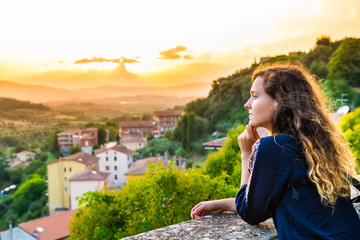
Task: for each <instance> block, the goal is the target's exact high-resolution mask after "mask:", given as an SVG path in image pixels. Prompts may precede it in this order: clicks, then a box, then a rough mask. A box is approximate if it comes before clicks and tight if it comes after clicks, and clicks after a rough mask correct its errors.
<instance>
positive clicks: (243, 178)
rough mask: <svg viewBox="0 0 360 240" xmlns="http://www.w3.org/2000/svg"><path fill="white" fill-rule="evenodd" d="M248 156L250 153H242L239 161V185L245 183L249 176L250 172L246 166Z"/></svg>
mask: <svg viewBox="0 0 360 240" xmlns="http://www.w3.org/2000/svg"><path fill="white" fill-rule="evenodd" d="M249 158H250V154H244V155H243V156H242V158H241V159H242V161H241V185H240V186H242V185H244V184H247V183H248V180H249V177H250V173H249V171H248V166H249Z"/></svg>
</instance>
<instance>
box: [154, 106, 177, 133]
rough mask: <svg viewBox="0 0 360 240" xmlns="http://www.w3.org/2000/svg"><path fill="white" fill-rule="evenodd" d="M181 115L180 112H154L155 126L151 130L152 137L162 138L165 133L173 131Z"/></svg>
mask: <svg viewBox="0 0 360 240" xmlns="http://www.w3.org/2000/svg"><path fill="white" fill-rule="evenodd" d="M181 115H182V111H173V110H170V111H155V112H154V120H155V122H156V126H155V128H154V130H153V135H154V137H161V136H164V134H165V133H166V131H168V130H174V129H175V127H176V124H177V122H178V120H179V119H180V117H181Z"/></svg>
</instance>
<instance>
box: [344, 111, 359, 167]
mask: <svg viewBox="0 0 360 240" xmlns="http://www.w3.org/2000/svg"><path fill="white" fill-rule="evenodd" d="M339 125H340V128H341V130H342V131H343V133H344V137H345V139H346V141H347V142H349V143H350V147H351V151H352V153H353V154H354V157H355V158H356V161H357V167H358V170H359V171H360V107H359V108H356V109H355V111H354V112H350V113H348V114H346V115H345V116H343V117H342V118H341V120H340V123H339Z"/></svg>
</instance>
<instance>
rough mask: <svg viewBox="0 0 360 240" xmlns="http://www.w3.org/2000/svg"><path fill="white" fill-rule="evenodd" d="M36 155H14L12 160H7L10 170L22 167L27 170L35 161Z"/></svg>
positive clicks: (31, 153)
mask: <svg viewBox="0 0 360 240" xmlns="http://www.w3.org/2000/svg"><path fill="white" fill-rule="evenodd" d="M35 156H36V154H35V153H33V152H29V151H21V152H18V153H15V154H13V155H12V158H11V159H6V162H7V163H8V165H9V168H14V167H22V168H27V167H28V166H29V164H30V162H31V161H32V160H34V159H35Z"/></svg>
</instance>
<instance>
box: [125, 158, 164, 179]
mask: <svg viewBox="0 0 360 240" xmlns="http://www.w3.org/2000/svg"><path fill="white" fill-rule="evenodd" d="M149 163H154V164H164V167H167V164H166V163H165V162H164V161H163V160H162V159H159V158H157V157H151V158H144V159H139V160H137V161H135V162H134V163H133V165H132V166H131V167H130V168H129V169H128V170H127V171H126V172H125V175H144V174H145V173H146V171H147V170H148V169H149V168H148V166H147V164H149Z"/></svg>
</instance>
